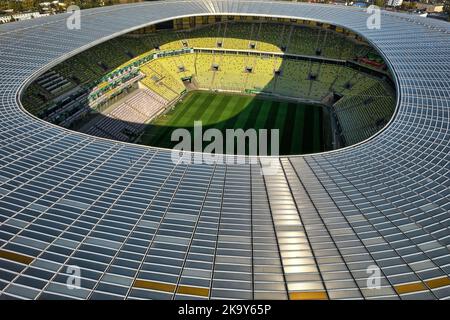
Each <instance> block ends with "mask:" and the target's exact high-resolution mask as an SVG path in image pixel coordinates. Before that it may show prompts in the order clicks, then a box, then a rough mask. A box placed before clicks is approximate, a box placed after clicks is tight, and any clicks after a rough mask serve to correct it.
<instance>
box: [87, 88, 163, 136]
mask: <svg viewBox="0 0 450 320" xmlns="http://www.w3.org/2000/svg"><path fill="white" fill-rule="evenodd" d="M166 105H167V100H165V99H164V98H162V97H161V96H159V95H157V94H156V93H154V92H152V91H151V90H148V89H142V90H139V92H137V93H136V94H134V95H133V96H132V97H131V98H128V99H126V100H125V101H124V102H122V103H120V104H119V105H118V106H117V107H115V108H114V109H113V110H112V111H111V113H109V114H107V115H100V116H98V117H97V118H96V119H94V120H93V121H92V122H91V123H90V124H89V128H88V129H87V130H86V131H85V132H86V133H88V134H92V135H95V136H97V137H103V138H112V139H116V140H119V141H130V140H132V139H134V138H136V137H137V136H138V135H139V134H140V133H141V132H142V130H143V129H144V127H145V124H146V123H147V122H148V121H150V120H151V119H152V118H154V117H155V116H156V115H158V114H159V113H160V112H161V111H162V110H163V109H164V107H165V106H166Z"/></svg>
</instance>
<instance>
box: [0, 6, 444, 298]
mask: <svg viewBox="0 0 450 320" xmlns="http://www.w3.org/2000/svg"><path fill="white" fill-rule="evenodd" d="M200 14H205V15H210V14H229V15H237V14H245V15H264V16H268V15H271V16H277V17H290V18H301V19H311V20H317V21H322V22H326V23H331V24H336V25H341V26H344V27H346V28H348V29H351V30H353V31H355V32H356V33H359V34H361V35H362V36H363V37H365V38H366V39H367V40H368V41H369V42H370V43H371V44H372V45H373V46H375V47H376V48H377V49H378V50H379V51H380V52H381V53H382V55H383V56H384V58H385V60H386V61H387V63H388V65H389V67H390V69H391V71H392V73H393V75H394V77H395V79H396V81H395V82H396V87H397V97H398V102H397V112H396V115H395V116H394V119H393V120H392V121H391V122H390V123H389V124H388V126H387V127H386V128H385V129H384V130H383V131H382V132H380V133H379V134H378V135H376V136H375V137H373V138H372V139H369V140H368V141H364V142H362V143H360V144H358V145H355V146H351V147H348V148H345V149H342V150H337V151H333V152H328V153H323V154H314V155H307V156H292V157H281V158H280V159H279V166H280V169H281V170H280V171H279V174H278V175H275V176H261V175H260V170H259V165H220V164H218V165H215V166H208V165H201V164H192V165H185V164H178V165H174V164H173V163H172V161H171V158H170V152H169V151H168V150H163V149H156V148H152V147H144V146H138V145H131V144H125V143H119V142H116V141H108V140H105V139H100V138H96V137H90V136H87V135H84V134H81V133H77V132H72V131H69V130H67V129H64V128H61V127H57V126H55V125H52V124H50V123H47V122H44V121H42V120H39V119H37V118H35V117H33V116H31V115H30V114H28V113H27V112H25V111H24V110H23V108H22V107H21V106H20V103H19V102H18V100H19V99H18V96H19V95H20V93H21V90H22V89H23V88H24V86H26V84H27V83H29V82H30V81H31V80H32V79H34V78H36V77H37V76H38V75H40V74H42V73H43V72H44V71H45V70H48V69H49V68H50V67H51V66H54V65H56V64H57V63H59V62H61V61H63V60H64V59H67V58H68V57H69V56H72V55H74V54H76V53H78V52H80V51H82V50H85V49H87V48H88V47H91V46H93V45H96V44H98V43H100V42H102V41H105V40H107V39H110V38H113V37H116V36H118V35H120V34H123V33H126V32H129V31H131V30H134V29H138V28H141V27H143V26H145V25H148V24H152V23H156V22H158V21H162V20H164V19H171V18H175V17H182V16H189V15H200ZM67 17H68V14H59V15H53V16H49V17H45V18H39V19H34V20H27V21H22V22H16V23H10V24H6V25H2V26H0V43H1V46H0V55H1V59H0V139H1V145H0V222H1V225H0V273H1V277H0V290H1V291H0V298H7V297H13V298H29V299H37V298H57V297H61V296H62V297H66V298H70V297H72V298H93V299H94V298H97V299H98V298H105V297H110V298H111V297H116V298H166V299H171V298H182V297H198V298H208V297H211V298H291V299H307V298H361V297H363V298H382V297H384V298H386V297H390V298H399V297H400V298H405V299H406V298H449V297H450V285H449V284H450V280H449V277H448V275H449V273H450V254H449V245H450V232H449V226H450V215H449V210H450V201H449V200H450V194H449V187H450V174H449V169H450V168H449V160H450V155H449V151H450V145H449V144H450V142H449V141H450V131H449V127H450V63H449V61H450V24H448V23H446V22H443V21H438V20H428V19H424V18H421V17H417V16H411V15H405V14H399V13H393V12H382V15H381V28H380V29H368V28H367V25H366V20H367V18H368V17H369V14H368V13H366V11H365V10H364V9H360V8H352V7H344V6H328V5H310V4H303V3H290V2H277V1H272V2H268V1H261V0H256V1H219V0H217V1H194V0H186V1H164V2H152V3H139V4H132V5H118V6H112V7H105V8H96V9H91V10H86V11H82V13H81V29H80V30H76V29H75V30H69V29H67V27H66V18H67ZM70 265H75V266H79V267H80V268H81V277H82V280H81V288H80V289H76V290H70V289H69V288H67V286H66V281H67V273H68V272H69V273H70V271H69V270H67V267H68V266H70ZM373 266H377V267H379V268H380V276H381V282H380V288H378V289H370V288H368V285H369V284H370V283H368V282H367V281H366V280H367V278H368V277H369V276H370V275H371V274H372V273H371V272H372V271H371V270H372V269H370V268H372V267H373ZM369 280H370V279H369Z"/></svg>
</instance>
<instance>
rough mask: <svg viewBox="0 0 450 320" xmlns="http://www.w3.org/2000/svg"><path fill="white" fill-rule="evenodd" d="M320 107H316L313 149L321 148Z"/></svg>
mask: <svg viewBox="0 0 450 320" xmlns="http://www.w3.org/2000/svg"><path fill="white" fill-rule="evenodd" d="M319 111H320V110H319V108H318V107H316V108H314V126H313V127H314V131H313V135H314V136H313V146H314V150H313V151H318V150H320V125H319V121H320V119H319Z"/></svg>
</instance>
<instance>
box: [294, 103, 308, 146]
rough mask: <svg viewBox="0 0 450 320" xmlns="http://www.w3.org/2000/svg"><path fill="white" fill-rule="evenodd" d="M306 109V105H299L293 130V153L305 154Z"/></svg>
mask: <svg viewBox="0 0 450 320" xmlns="http://www.w3.org/2000/svg"><path fill="white" fill-rule="evenodd" d="M305 109H306V107H305V106H304V105H297V116H296V117H295V125H294V126H293V128H292V135H291V137H292V142H291V151H292V153H302V152H303V126H304V125H305Z"/></svg>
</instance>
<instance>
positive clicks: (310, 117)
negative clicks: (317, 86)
mask: <svg viewBox="0 0 450 320" xmlns="http://www.w3.org/2000/svg"><path fill="white" fill-rule="evenodd" d="M313 108H315V107H312V106H308V107H307V108H305V121H303V124H304V125H303V152H304V153H311V151H312V149H313V144H312V138H313V137H312V136H311V135H313V134H314V133H313V132H312V130H313V126H314V124H313V121H314V109H313Z"/></svg>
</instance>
